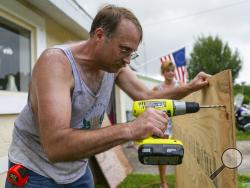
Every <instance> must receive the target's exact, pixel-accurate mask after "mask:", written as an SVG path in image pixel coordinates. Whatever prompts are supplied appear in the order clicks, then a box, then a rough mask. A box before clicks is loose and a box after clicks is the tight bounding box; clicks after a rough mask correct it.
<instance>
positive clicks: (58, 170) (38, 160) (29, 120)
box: [9, 46, 115, 184]
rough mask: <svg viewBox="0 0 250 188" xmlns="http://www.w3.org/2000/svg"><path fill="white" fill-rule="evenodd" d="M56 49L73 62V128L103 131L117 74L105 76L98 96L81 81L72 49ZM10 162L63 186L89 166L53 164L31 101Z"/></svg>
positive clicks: (81, 162)
mask: <svg viewBox="0 0 250 188" xmlns="http://www.w3.org/2000/svg"><path fill="white" fill-rule="evenodd" d="M53 48H59V49H61V50H63V51H64V53H65V54H66V56H67V58H68V60H69V62H70V63H71V67H72V74H73V77H74V80H75V86H74V90H73V95H72V99H71V103H72V114H71V123H70V126H71V128H75V129H96V128H100V127H101V123H102V121H103V117H104V113H105V110H106V109H107V107H108V104H109V100H110V96H111V91H112V87H113V84H114V78H115V76H114V74H113V73H107V72H105V73H104V76H103V80H102V84H101V86H100V89H99V91H98V92H97V94H96V95H95V94H93V93H92V92H91V90H90V89H89V88H88V87H87V86H86V85H85V83H84V82H83V80H82V79H81V78H80V74H79V72H78V70H77V67H76V62H75V60H74V57H73V55H72V53H71V50H70V49H69V48H67V46H55V47H53ZM59 108H60V107H59ZM52 134H53V133H52ZM62 149H63V146H62ZM9 160H10V161H11V162H13V163H19V164H23V165H24V166H26V167H27V168H28V169H30V170H32V171H34V172H36V173H38V174H40V175H42V176H45V177H49V178H52V179H53V180H55V181H56V182H57V183H61V184H67V183H72V182H74V181H76V180H77V179H78V178H80V177H81V176H82V175H83V174H84V173H85V170H86V166H87V163H88V160H87V159H81V160H78V161H74V162H58V163H54V164H53V163H51V162H49V160H48V158H47V156H46V154H45V153H44V152H43V148H42V146H41V142H40V138H39V132H38V124H37V121H36V119H35V117H34V116H33V113H32V110H31V104H30V101H29V100H28V103H27V105H26V106H25V107H24V109H23V110H22V112H21V113H20V115H19V116H18V118H17V119H16V121H15V124H14V130H13V139H12V143H11V145H10V148H9Z"/></svg>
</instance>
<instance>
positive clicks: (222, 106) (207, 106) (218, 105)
mask: <svg viewBox="0 0 250 188" xmlns="http://www.w3.org/2000/svg"><path fill="white" fill-rule="evenodd" d="M225 107H226V106H225V105H220V104H214V105H200V108H225Z"/></svg>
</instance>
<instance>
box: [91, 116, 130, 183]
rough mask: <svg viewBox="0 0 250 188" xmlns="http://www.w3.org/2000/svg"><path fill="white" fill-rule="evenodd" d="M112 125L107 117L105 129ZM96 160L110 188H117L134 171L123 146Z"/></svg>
mask: <svg viewBox="0 0 250 188" xmlns="http://www.w3.org/2000/svg"><path fill="white" fill-rule="evenodd" d="M110 124H111V123H110V122H109V120H108V118H107V117H105V119H104V121H103V125H102V126H103V127H105V126H108V125H110ZM95 158H96V161H97V163H98V165H99V166H100V168H101V170H102V173H103V174H104V177H105V178H106V180H107V182H108V184H109V187H110V188H115V187H117V185H118V184H119V183H120V182H121V181H123V180H124V179H125V178H126V177H127V175H128V174H129V173H131V172H132V170H133V169H132V166H131V164H130V163H129V161H128V159H127V157H126V155H125V154H124V153H123V149H122V146H116V147H114V148H112V149H110V150H107V151H105V152H103V153H100V154H98V155H95Z"/></svg>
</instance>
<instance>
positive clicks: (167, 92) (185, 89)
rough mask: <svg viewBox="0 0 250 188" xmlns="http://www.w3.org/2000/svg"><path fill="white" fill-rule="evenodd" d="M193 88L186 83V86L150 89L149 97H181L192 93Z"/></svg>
mask: <svg viewBox="0 0 250 188" xmlns="http://www.w3.org/2000/svg"><path fill="white" fill-rule="evenodd" d="M192 92H193V90H192V89H191V87H190V86H189V85H188V84H186V85H184V86H181V87H178V88H173V89H163V90H157V91H155V90H153V91H150V93H149V96H148V98H147V99H152V98H156V99H157V98H158V99H160V98H164V99H181V98H183V97H185V96H187V95H189V94H190V93H192Z"/></svg>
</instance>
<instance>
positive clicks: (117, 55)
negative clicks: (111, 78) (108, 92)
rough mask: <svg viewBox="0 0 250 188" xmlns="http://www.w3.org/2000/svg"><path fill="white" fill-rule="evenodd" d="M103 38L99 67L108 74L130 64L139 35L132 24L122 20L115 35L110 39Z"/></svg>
mask: <svg viewBox="0 0 250 188" xmlns="http://www.w3.org/2000/svg"><path fill="white" fill-rule="evenodd" d="M104 38H105V39H104V43H103V46H102V56H101V58H102V59H101V62H102V64H101V66H102V68H103V69H104V70H106V71H108V72H118V71H119V70H120V69H121V68H123V67H125V66H126V65H127V64H129V63H130V60H131V59H130V58H131V54H132V53H134V52H135V51H136V50H137V47H138V45H139V40H140V34H139V32H138V30H137V28H136V26H135V25H134V24H133V23H132V22H130V21H129V20H126V19H123V20H122V21H121V23H120V24H119V25H118V28H117V30H116V33H115V34H114V35H113V36H112V37H111V38H107V37H104Z"/></svg>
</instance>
